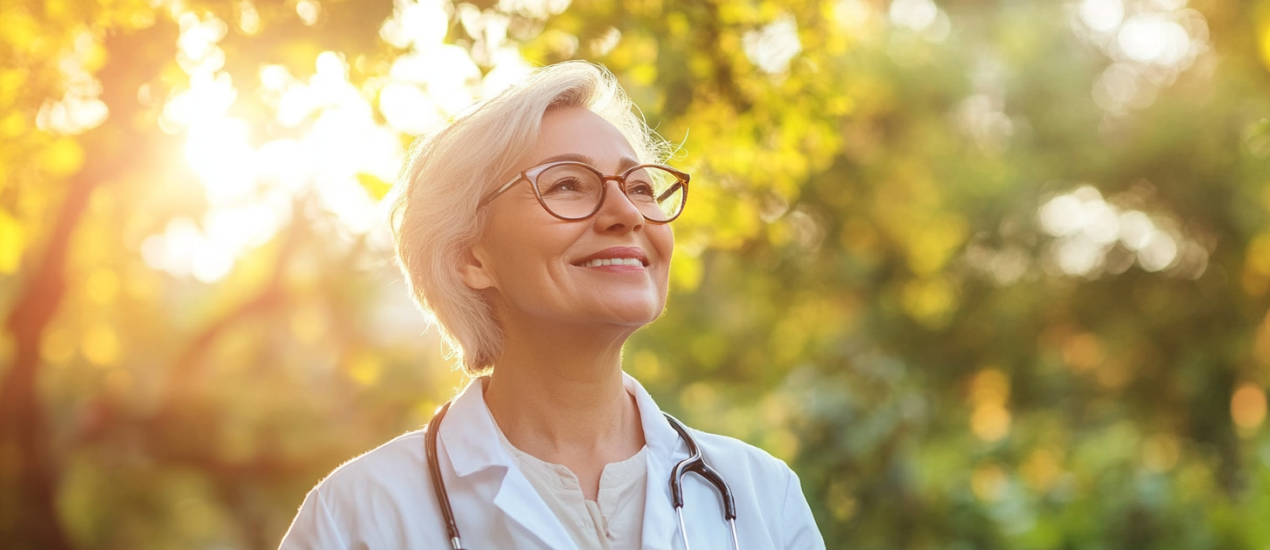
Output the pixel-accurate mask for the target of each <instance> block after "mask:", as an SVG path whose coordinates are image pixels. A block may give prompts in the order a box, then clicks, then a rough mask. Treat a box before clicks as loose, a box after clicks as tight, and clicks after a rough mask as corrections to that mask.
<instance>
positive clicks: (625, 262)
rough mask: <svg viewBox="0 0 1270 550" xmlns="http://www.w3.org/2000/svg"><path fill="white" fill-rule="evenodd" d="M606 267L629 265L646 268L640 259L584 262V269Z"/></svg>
mask: <svg viewBox="0 0 1270 550" xmlns="http://www.w3.org/2000/svg"><path fill="white" fill-rule="evenodd" d="M606 265H629V266H634V267H644V262H641V261H640V260H639V258H596V259H594V260H590V261H588V262H584V263H583V264H582V267H600V266H606Z"/></svg>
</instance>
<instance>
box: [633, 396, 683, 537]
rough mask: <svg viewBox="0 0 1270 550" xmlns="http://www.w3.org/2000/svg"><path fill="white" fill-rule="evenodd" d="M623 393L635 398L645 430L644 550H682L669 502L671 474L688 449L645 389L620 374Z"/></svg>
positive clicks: (677, 520)
mask: <svg viewBox="0 0 1270 550" xmlns="http://www.w3.org/2000/svg"><path fill="white" fill-rule="evenodd" d="M623 377H624V381H625V383H626V390H627V391H629V392H630V393H631V394H633V395H634V396H635V403H636V405H638V406H639V420H640V424H642V425H643V428H644V444H645V445H647V447H648V455H647V456H648V488H647V492H646V493H645V497H644V532H643V547H644V550H672V549H677V548H681V547H682V544H681V543H680V542H679V519H678V518H677V517H676V516H675V509H674V507H673V504H672V503H671V500H670V470H671V468H673V467H674V465H675V464H677V463H678V462H679V461H680V460H683V459H685V458H688V450H687V446H685V445H684V444H683V442H681V441H679V434H677V433H675V430H674V428H671V427H670V424H669V423H667V422H666V417H664V416H662V412H661V408H660V407H658V406H657V403H656V402H655V401H653V398H652V396H650V395H649V394H648V392H647V391H646V390H644V387H643V386H641V385H640V384H639V382H638V381H636V380H635V379H634V378H632V377H631V376H630V375H628V374H623Z"/></svg>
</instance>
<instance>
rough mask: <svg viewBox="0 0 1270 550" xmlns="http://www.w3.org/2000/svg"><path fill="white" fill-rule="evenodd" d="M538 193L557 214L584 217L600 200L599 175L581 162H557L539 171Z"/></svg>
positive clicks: (600, 182)
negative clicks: (557, 163) (558, 163)
mask: <svg viewBox="0 0 1270 550" xmlns="http://www.w3.org/2000/svg"><path fill="white" fill-rule="evenodd" d="M537 180H538V194H539V195H541V196H542V202H543V203H544V204H546V206H547V208H548V209H549V210H551V211H552V212H553V213H555V214H556V215H557V216H561V217H564V218H584V217H586V216H589V215H591V213H592V212H594V211H595V206H596V205H597V204H599V203H600V192H601V190H602V188H603V186H604V184H603V182H602V181H601V180H600V176H599V174H596V173H595V172H594V171H593V170H591V169H590V168H587V167H586V166H583V165H581V164H560V165H556V166H552V167H551V168H548V169H546V170H543V171H542V173H541V174H538V178H537Z"/></svg>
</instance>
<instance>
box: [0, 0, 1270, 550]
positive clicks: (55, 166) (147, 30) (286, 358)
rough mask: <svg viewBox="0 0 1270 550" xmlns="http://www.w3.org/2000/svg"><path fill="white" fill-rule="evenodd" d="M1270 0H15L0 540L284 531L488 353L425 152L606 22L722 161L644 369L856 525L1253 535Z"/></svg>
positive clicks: (626, 58)
mask: <svg viewBox="0 0 1270 550" xmlns="http://www.w3.org/2000/svg"><path fill="white" fill-rule="evenodd" d="M1263 4H1264V2H1262V3H1257V4H1256V5H1235V4H1229V3H1218V2H1211V1H1207V0H1195V1H1192V2H1190V3H1189V4H1188V3H1187V2H1186V1H1185V0H1174V1H1162V0H1132V1H1122V0H1084V1H1081V2H1067V3H1061V4H1053V3H1046V2H1021V3H1020V2H952V1H950V2H946V3H934V2H931V1H930V0H894V1H892V2H889V3H888V2H881V1H875V0H838V1H835V2H804V3H796V4H788V3H779V2H771V1H759V2H748V1H747V2H742V1H737V0H694V1H690V2H682V3H678V4H673V5H672V4H670V3H664V2H658V1H653V0H639V1H626V2H612V1H579V2H574V3H572V4H569V3H567V2H564V3H562V2H528V1H525V2H519V1H500V2H498V3H493V2H484V3H481V2H477V3H471V4H469V3H457V4H451V3H450V2H446V1H435V2H433V1H430V0H425V1H423V2H414V1H407V0H401V1H397V2H395V3H391V4H390V3H388V2H351V1H350V2H335V1H330V2H321V1H319V0H296V1H288V2H252V1H249V0H243V1H236V2H232V3H228V2H227V3H212V2H173V3H150V2H128V1H124V2H109V3H98V2H87V1H83V0H69V1H62V2H42V3H37V2H27V1H16V2H6V3H4V4H3V5H0V29H4V32H3V33H0V113H3V115H0V134H3V136H4V143H5V147H3V148H0V243H3V246H2V247H0V273H3V275H2V276H0V289H2V290H0V296H3V299H0V303H3V304H5V305H6V306H7V307H8V311H9V317H8V323H7V324H6V327H7V337H8V339H7V340H5V341H4V343H3V344H0V357H4V358H5V361H4V366H3V367H0V368H2V369H3V370H0V540H5V541H15V542H14V543H13V544H14V546H13V547H14V548H69V547H74V546H78V547H86V548H87V547H92V548H130V549H131V548H146V547H191V546H212V545H221V546H232V547H250V548H268V547H272V546H274V545H276V542H277V540H278V538H279V537H280V536H281V533H282V532H283V530H284V529H285V527H286V525H287V522H288V521H289V520H290V517H291V515H292V513H293V512H294V509H295V507H296V506H297V505H298V504H299V502H300V499H301V496H302V494H303V492H304V491H305V490H307V489H308V487H310V486H311V485H312V484H313V483H314V482H315V481H316V480H317V479H319V478H320V477H321V476H322V475H323V474H324V473H325V472H327V471H329V470H330V469H331V468H332V467H334V466H335V465H337V464H339V462H340V461H341V460H344V459H347V458H348V457H350V456H353V455H354V454H356V453H357V452H361V451H364V450H366V449H369V448H371V447H372V446H373V445H375V444H377V443H379V442H382V441H384V440H386V439H387V438H389V437H391V435H393V434H395V433H399V432H400V431H401V430H405V429H413V428H414V427H417V426H418V425H419V424H420V423H421V422H423V421H424V420H426V418H427V417H428V415H429V414H430V411H431V410H432V408H433V406H434V405H435V404H436V403H437V402H439V401H441V400H443V399H444V398H445V397H447V396H448V391H449V389H450V388H452V387H453V385H454V384H456V383H457V381H458V380H457V377H456V376H455V375H453V374H447V373H446V369H445V367H444V363H443V362H442V361H440V360H439V359H440V358H439V357H437V355H438V354H437V349H438V345H437V343H436V341H435V339H434V335H429V336H428V337H426V338H419V337H418V334H419V333H420V332H421V331H422V330H423V326H424V325H423V324H422V322H421V321H416V320H415V317H416V314H415V313H414V312H413V311H412V310H411V309H410V308H409V306H408V305H407V301H406V297H405V293H404V289H403V288H402V287H401V285H400V283H399V282H398V281H399V276H397V275H396V274H395V273H393V270H394V268H393V266H392V265H391V264H390V262H389V261H388V258H389V254H388V247H387V246H386V239H385V237H384V235H383V232H382V227H379V229H374V227H377V226H376V225H375V222H374V220H375V218H374V217H373V215H371V214H373V208H374V204H375V202H376V201H379V200H381V199H383V197H384V196H385V193H386V192H387V188H388V184H386V183H385V182H386V181H390V180H391V178H392V177H393V173H394V170H395V168H396V165H397V164H398V163H399V162H400V155H401V149H402V147H403V146H404V145H405V144H406V143H408V142H409V139H410V137H411V136H412V135H415V134H419V133H422V132H425V131H427V130H428V129H430V128H433V127H435V125H436V124H438V123H439V122H441V121H443V120H444V119H445V118H446V117H448V116H451V115H453V114H454V113H455V112H457V111H458V110H460V109H462V108H463V107H464V106H466V104H467V103H469V102H470V101H471V100H473V99H476V98H479V97H481V96H483V95H486V94H489V93H492V92H494V91H496V90H498V89H499V87H500V86H502V85H505V84H506V83H507V82H509V81H512V80H514V79H515V78H516V76H517V75H518V74H521V73H522V72H523V71H524V70H525V68H526V66H527V65H526V60H527V61H528V63H531V64H538V63H551V62H556V61H560V60H565V59H572V58H584V59H591V60H594V61H597V62H600V63H602V64H604V65H606V66H607V67H609V68H610V69H612V70H613V71H614V72H615V73H616V74H617V75H618V77H619V79H621V80H622V82H623V85H624V86H625V87H626V89H627V90H628V92H629V93H630V94H631V96H632V97H633V98H634V99H635V100H636V101H637V103H638V104H639V105H640V106H641V108H642V109H643V110H644V112H645V114H646V116H647V117H648V119H649V121H650V122H652V123H653V124H654V126H655V127H656V128H657V129H658V131H659V132H661V133H662V134H663V135H664V136H666V137H667V138H669V139H671V140H673V141H675V142H682V144H683V149H682V150H681V151H680V152H679V153H677V154H676V158H675V159H673V160H672V162H674V163H676V164H680V165H683V166H684V167H686V168H688V169H689V170H690V171H691V172H692V173H693V174H694V180H693V181H694V184H695V185H694V187H693V195H692V199H691V201H690V206H689V211H688V213H687V214H685V216H684V218H682V219H681V220H680V221H677V222H676V239H677V244H678V245H679V253H678V254H677V255H676V260H675V261H676V265H675V267H674V271H673V273H672V277H673V283H674V292H673V296H672V297H671V301H670V306H669V310H668V312H667V314H666V316H665V317H664V318H663V319H662V320H660V321H658V322H657V323H656V324H654V325H653V326H652V327H650V328H649V329H647V330H646V331H644V332H642V333H641V334H640V335H638V339H637V341H635V342H633V343H632V345H631V347H630V349H628V353H627V361H628V364H627V369H628V370H629V371H631V372H632V373H633V374H634V375H636V376H637V377H638V378H640V380H641V381H643V382H644V383H645V385H646V386H647V387H648V388H649V389H650V391H652V392H653V393H654V395H655V396H656V397H658V399H659V402H660V403H661V404H662V406H663V407H665V408H667V409H668V410H671V411H673V412H676V413H679V414H681V415H682V416H683V417H685V419H686V420H688V421H689V422H690V423H692V424H694V425H696V426H699V427H701V428H703V429H708V430H714V431H718V432H722V433H726V434H730V435H734V436H737V437H741V438H743V439H745V440H747V441H751V442H754V443H756V444H758V445H760V446H762V447H764V448H766V449H768V450H769V451H771V452H772V453H773V454H775V455H776V456H778V457H781V458H783V459H785V460H787V461H790V463H791V465H792V466H794V468H795V470H796V471H798V472H799V474H800V475H801V476H802V480H803V485H804V488H805V490H806V492H807V494H808V496H809V497H810V499H811V500H812V505H813V508H814V510H815V512H816V514H817V517H818V520H819V522H820V525H821V528H822V530H823V531H824V533H825V535H826V539H827V540H828V541H829V543H830V547H834V548H836V547H852V548H948V549H953V548H1135V549H1137V548H1166V547H1167V548H1213V547H1220V548H1249V549H1252V548H1264V547H1265V546H1266V545H1267V544H1270V527H1266V525H1265V522H1264V521H1263V520H1262V519H1261V518H1263V517H1264V516H1265V514H1267V513H1270V500H1267V497H1266V496H1265V495H1267V494H1270V491H1268V490H1270V440H1268V439H1267V437H1266V435H1265V434H1266V430H1265V415H1266V399H1265V387H1266V385H1267V374H1268V373H1270V316H1268V315H1267V309H1268V308H1270V294H1268V292H1270V223H1267V221H1268V218H1267V215H1268V213H1270V185H1268V184H1267V181H1268V179H1267V173H1266V172H1267V170H1266V160H1267V159H1266V157H1267V155H1270V145H1268V144H1270V124H1268V123H1267V122H1265V121H1266V117H1267V111H1268V107H1270V105H1268V103H1270V101H1268V100H1270V94H1267V92H1266V90H1267V89H1268V88H1267V86H1266V84H1267V82H1266V80H1267V73H1266V70H1267V69H1266V67H1267V64H1268V63H1270V61H1267V60H1270V54H1267V52H1270V49H1268V48H1266V47H1265V44H1268V43H1270V41H1268V40H1267V36H1270V16H1267V14H1270V10H1268V8H1267V7H1266V6H1265V5H1263ZM1249 22H1252V24H1249ZM358 205H361V206H358ZM359 208H360V210H359ZM368 213H371V214H368Z"/></svg>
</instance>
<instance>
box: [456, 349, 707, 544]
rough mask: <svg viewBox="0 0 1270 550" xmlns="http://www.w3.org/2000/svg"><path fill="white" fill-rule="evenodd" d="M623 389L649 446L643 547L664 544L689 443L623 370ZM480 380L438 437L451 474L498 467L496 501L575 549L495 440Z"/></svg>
mask: <svg viewBox="0 0 1270 550" xmlns="http://www.w3.org/2000/svg"><path fill="white" fill-rule="evenodd" d="M622 383H623V385H624V386H625V388H626V391H627V392H629V393H630V394H631V395H634V396H635V404H636V406H638V407H639V416H640V425H641V426H642V427H643V429H644V444H645V445H646V446H647V447H648V453H647V455H646V456H647V464H648V476H647V477H648V482H647V483H648V485H647V489H646V493H645V494H646V498H645V502H644V532H643V540H644V544H643V546H644V548H645V549H654V548H663V545H664V544H669V543H670V541H672V540H674V538H675V534H676V530H677V528H678V523H677V521H676V520H675V515H674V509H673V508H672V505H671V499H670V484H669V481H668V480H669V479H670V470H671V468H672V467H673V466H674V464H675V463H677V462H678V461H680V460H683V459H684V458H687V457H688V452H687V446H686V445H684V443H683V442H682V441H680V440H679V434H677V433H676V432H675V430H674V429H673V428H671V427H670V424H669V423H667V422H666V418H665V417H664V416H663V415H662V412H661V408H659V407H658V406H657V403H656V402H655V401H653V398H652V396H651V395H649V394H648V391H646V390H645V389H644V387H643V386H642V385H640V383H639V382H638V381H636V380H635V379H634V378H633V377H631V376H630V375H629V374H626V373H622ZM484 389H485V388H484V381H483V380H482V379H480V378H478V379H475V380H472V381H471V382H470V383H469V384H468V385H467V388H465V389H464V390H463V392H462V393H461V394H459V396H458V397H457V398H455V399H454V402H453V404H451V405H450V410H449V413H448V414H447V415H446V418H445V422H442V423H441V427H440V429H439V430H438V436H439V438H440V439H441V443H442V445H443V447H444V449H445V453H446V454H447V455H448V456H449V458H450V464H451V466H452V467H453V468H454V473H455V474H456V475H457V476H459V477H466V476H469V475H472V474H474V473H477V472H480V471H483V470H486V469H490V468H501V469H502V470H503V479H502V483H501V486H500V487H499V490H498V494H497V496H495V498H494V504H495V505H496V506H498V507H499V508H500V509H502V510H503V511H504V512H505V513H507V514H508V515H509V516H511V517H512V519H514V520H516V521H517V522H518V523H520V524H522V525H524V526H525V527H527V528H528V529H529V530H530V531H532V532H534V533H535V534H537V535H538V536H539V537H540V538H542V539H543V542H545V543H547V545H548V546H549V547H551V548H576V544H575V543H574V542H573V538H572V537H570V536H569V534H568V532H567V531H566V530H565V528H564V526H563V525H562V524H561V523H560V520H559V519H558V518H556V517H555V516H554V514H552V513H551V512H550V511H549V509H548V508H547V506H546V504H545V503H544V502H543V500H542V497H541V496H539V495H538V492H537V491H536V490H535V489H534V488H533V485H531V484H530V483H529V480H528V479H526V478H525V476H524V474H522V473H521V472H520V470H519V469H517V468H515V467H513V465H514V463H513V461H512V457H511V456H510V455H509V454H508V453H507V451H506V449H504V448H503V445H502V444H501V443H500V441H499V437H498V426H497V424H495V423H494V417H493V416H492V415H491V414H490V412H489V408H488V407H487V406H486V405H485V392H484Z"/></svg>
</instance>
